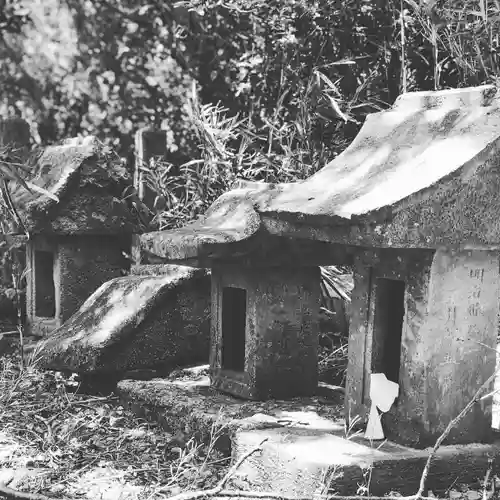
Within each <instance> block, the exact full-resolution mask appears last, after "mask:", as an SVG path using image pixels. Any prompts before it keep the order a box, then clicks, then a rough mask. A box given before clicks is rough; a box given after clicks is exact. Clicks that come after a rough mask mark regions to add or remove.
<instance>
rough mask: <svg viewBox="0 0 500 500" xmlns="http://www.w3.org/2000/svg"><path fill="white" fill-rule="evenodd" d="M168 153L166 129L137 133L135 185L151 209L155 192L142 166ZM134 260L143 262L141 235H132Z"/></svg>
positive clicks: (143, 129)
mask: <svg viewBox="0 0 500 500" xmlns="http://www.w3.org/2000/svg"><path fill="white" fill-rule="evenodd" d="M166 153H167V133H166V132H165V131H164V130H151V129H149V128H147V127H146V128H141V129H139V130H138V131H137V132H136V134H135V169H134V187H135V189H136V190H137V194H138V195H139V199H140V200H141V201H143V202H144V204H145V205H146V206H147V207H149V209H151V208H152V207H153V204H154V200H155V193H152V192H151V191H150V190H149V189H147V187H146V182H145V179H144V172H143V171H142V170H141V167H142V166H146V167H147V166H149V161H150V160H151V158H154V157H157V156H161V157H165V156H166ZM132 260H133V262H134V264H135V265H140V264H143V262H142V258H141V249H140V237H139V236H138V235H134V236H133V237H132Z"/></svg>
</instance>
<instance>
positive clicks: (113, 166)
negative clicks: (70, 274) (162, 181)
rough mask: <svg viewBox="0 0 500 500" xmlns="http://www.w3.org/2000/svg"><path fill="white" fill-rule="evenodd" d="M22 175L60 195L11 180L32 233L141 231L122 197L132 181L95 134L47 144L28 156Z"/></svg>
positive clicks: (11, 186) (16, 201) (28, 228)
mask: <svg viewBox="0 0 500 500" xmlns="http://www.w3.org/2000/svg"><path fill="white" fill-rule="evenodd" d="M25 180H26V181H29V182H30V183H31V184H34V185H35V186H39V187H41V188H43V189H45V190H47V191H48V192H50V193H52V194H53V195H55V196H56V200H57V198H58V199H59V201H56V200H54V199H52V198H49V197H48V196H47V195H45V194H42V193H39V192H36V191H33V190H31V191H28V190H27V189H25V188H24V187H22V186H21V185H19V184H17V183H13V182H12V183H11V184H10V190H11V195H12V200H13V203H14V206H15V207H16V210H17V211H18V213H19V215H20V217H21V219H22V222H23V224H24V226H25V228H26V229H27V230H28V231H29V232H31V233H39V232H42V231H43V232H46V233H47V232H50V233H56V234H85V233H86V234H113V233H127V232H128V233H132V232H140V227H141V226H140V221H139V218H138V216H137V215H136V214H135V213H133V212H132V210H131V207H130V206H129V204H128V203H127V201H126V200H123V199H122V198H123V196H122V193H123V190H124V189H125V188H126V187H127V186H130V185H131V184H132V180H131V179H130V178H129V176H128V174H127V172H126V170H125V168H124V167H123V166H122V165H121V164H120V161H119V159H118V158H116V159H115V158H114V157H113V156H112V154H111V153H110V152H109V151H108V150H107V149H106V148H105V147H104V146H103V145H102V144H101V143H100V142H99V141H97V140H96V139H95V138H94V137H87V138H84V139H69V140H67V141H65V142H64V143H63V144H61V145H57V146H49V147H47V148H46V149H44V150H43V152H42V153H41V154H40V155H38V156H37V157H36V158H33V159H32V165H31V171H30V172H29V173H27V174H26V176H25Z"/></svg>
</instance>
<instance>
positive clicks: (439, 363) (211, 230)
mask: <svg viewBox="0 0 500 500" xmlns="http://www.w3.org/2000/svg"><path fill="white" fill-rule="evenodd" d="M499 146H500V95H499V93H498V92H497V89H496V88H495V87H492V86H482V87H477V88H467V89H458V90H445V91H438V92H415V93H408V94H403V95H402V96H400V97H399V98H398V99H397V100H396V102H395V103H394V105H393V106H392V108H390V109H388V110H386V111H383V112H380V113H375V114H373V115H370V116H368V117H367V119H366V122H365V124H364V125H363V127H362V129H361V131H360V132H359V134H358V136H357V137H356V139H355V140H354V141H353V142H352V144H351V145H350V146H349V147H348V148H347V149H346V150H345V151H344V152H343V153H342V154H340V155H339V156H337V157H336V158H335V159H334V160H333V161H332V162H330V163H329V164H328V165H326V166H325V167H324V168H322V169H321V170H320V171H318V172H317V173H316V174H315V175H313V176H311V177H310V178H309V179H307V180H305V181H302V182H296V183H290V184H279V185H269V184H265V183H248V182H240V183H239V185H237V186H236V187H235V189H233V190H232V191H230V192H228V193H225V194H224V195H222V196H221V197H220V198H219V199H218V200H216V201H215V203H214V204H213V205H212V206H211V207H210V209H209V210H208V211H207V213H206V214H205V215H204V216H203V217H201V218H199V219H198V220H197V221H195V222H193V223H191V224H189V225H187V226H185V227H183V228H181V229H178V230H175V231H165V232H162V233H149V234H145V235H142V236H141V252H142V255H143V257H142V258H144V259H147V258H148V256H149V255H153V256H154V257H155V258H156V259H163V260H164V261H165V262H169V261H170V262H177V263H183V264H187V265H192V266H198V267H210V268H212V280H213V281H212V347H211V381H212V385H213V387H215V388H220V389H222V390H224V391H226V392H229V393H231V394H234V395H236V396H243V397H247V398H269V397H292V396H296V395H302V394H308V393H312V392H314V390H315V386H316V381H317V372H316V370H317V367H316V364H317V361H316V357H315V353H314V351H315V350H316V349H317V314H316V313H317V307H318V297H319V280H320V274H319V271H318V268H317V266H321V265H349V266H352V268H353V270H354V290H353V294H352V302H351V308H350V327H349V328H350V329H349V364H348V373H347V387H346V397H345V406H346V408H345V411H346V413H345V414H346V421H347V424H348V425H350V423H352V422H353V421H354V420H355V419H356V418H360V419H361V421H362V422H366V420H367V417H368V412H369V410H370V408H371V401H370V380H371V376H372V374H377V373H381V374H384V375H385V376H386V378H387V380H389V381H391V382H395V383H397V384H398V386H399V387H398V396H397V398H396V400H395V402H394V404H392V406H391V408H390V409H389V411H388V412H387V413H384V415H383V417H382V426H383V430H384V433H385V435H386V436H387V437H388V438H389V439H390V440H392V441H395V442H396V443H399V444H404V445H408V446H413V447H416V448H424V447H426V446H428V445H430V444H433V443H434V442H435V440H436V439H437V437H438V436H439V435H440V434H441V433H442V432H443V431H444V430H445V428H446V426H447V425H448V423H449V422H450V421H451V420H452V419H453V418H454V417H456V416H457V415H458V414H459V413H460V411H461V410H462V409H463V408H464V406H465V405H466V404H467V403H468V402H469V401H470V400H471V399H472V398H473V396H474V395H475V393H476V391H477V390H478V389H479V387H481V386H482V385H483V384H484V383H485V382H486V381H487V380H488V379H489V377H491V376H492V374H494V373H495V369H496V350H497V335H498V317H499V312H500V311H499V291H500V290H499V287H500V273H499V269H500V260H499V255H500V254H499V250H498V249H499V248H500V246H499V245H500V218H499V216H498V214H500V196H499V194H498V193H499V192H500V151H499ZM499 382H500V381H499ZM491 388H493V384H492V386H491V387H490V389H491ZM492 399H493V398H492V397H489V398H485V399H482V400H481V401H478V402H477V403H476V404H475V405H474V407H473V408H472V410H471V411H470V412H469V413H468V414H467V415H466V416H465V417H464V418H463V419H462V420H461V421H460V422H459V423H458V424H457V426H456V427H455V428H454V429H453V431H452V432H451V434H450V435H449V437H448V438H447V440H446V441H445V444H451V443H472V442H488V441H490V440H491V439H492V406H493V405H492Z"/></svg>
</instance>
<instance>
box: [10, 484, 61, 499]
mask: <svg viewBox="0 0 500 500" xmlns="http://www.w3.org/2000/svg"><path fill="white" fill-rule="evenodd" d="M0 498H6V499H7V500H53V499H52V498H50V497H46V496H45V495H41V494H39V493H26V492H24V491H18V490H14V489H12V488H9V487H8V486H5V484H2V483H0Z"/></svg>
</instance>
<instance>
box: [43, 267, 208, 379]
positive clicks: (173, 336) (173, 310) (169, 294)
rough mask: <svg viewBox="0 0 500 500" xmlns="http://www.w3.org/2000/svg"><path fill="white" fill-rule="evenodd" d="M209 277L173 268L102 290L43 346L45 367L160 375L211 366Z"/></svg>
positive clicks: (114, 282)
mask: <svg viewBox="0 0 500 500" xmlns="http://www.w3.org/2000/svg"><path fill="white" fill-rule="evenodd" d="M209 332H210V276H209V275H208V273H207V272H206V271H205V270H201V269H194V268H188V267H175V266H172V268H171V269H170V272H169V273H168V274H163V275H158V276H148V275H144V276H143V275H131V276H125V277H121V278H115V279H113V280H111V281H108V282H107V283H105V284H104V285H102V286H101V287H100V288H99V289H98V290H97V291H96V292H95V293H94V294H92V295H91V296H90V297H89V298H88V299H87V301H86V302H85V303H84V304H83V305H82V307H81V308H80V309H79V310H78V312H76V313H75V314H74V315H73V316H72V317H71V318H70V319H69V320H68V321H66V322H65V323H64V324H63V325H62V326H61V327H60V328H58V329H57V330H55V331H54V332H53V333H52V335H51V337H50V339H49V340H47V341H46V342H45V343H44V345H43V351H42V360H41V363H42V366H44V367H45V368H49V369H60V370H71V371H75V372H79V373H91V372H94V373H95V372H103V373H105V372H118V373H120V372H124V371H127V370H135V369H143V368H150V369H157V370H159V372H168V371H169V370H171V369H172V368H174V367H176V366H183V365H189V364H193V363H198V362H203V361H207V360H208V353H209V347H208V342H209Z"/></svg>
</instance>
